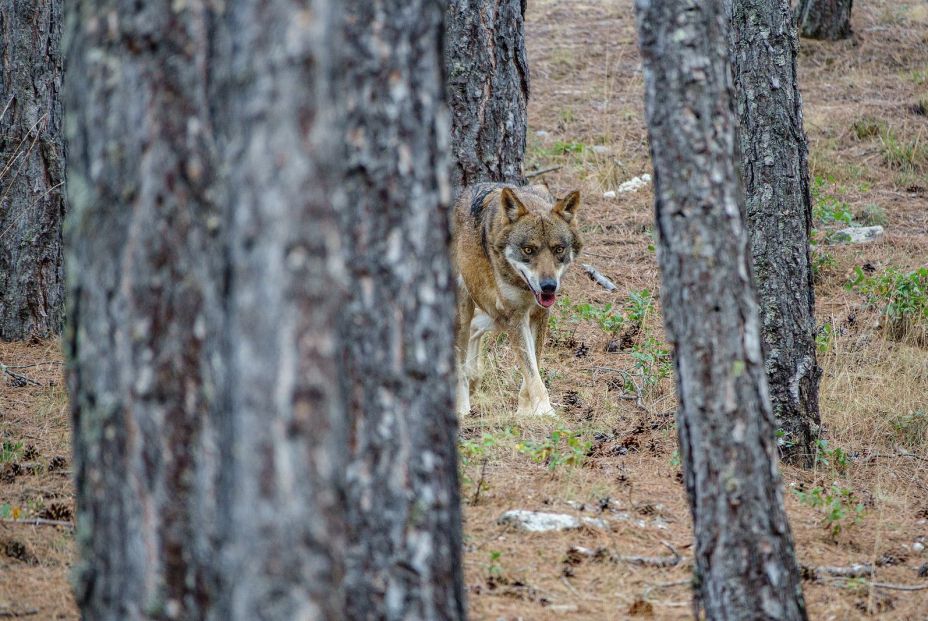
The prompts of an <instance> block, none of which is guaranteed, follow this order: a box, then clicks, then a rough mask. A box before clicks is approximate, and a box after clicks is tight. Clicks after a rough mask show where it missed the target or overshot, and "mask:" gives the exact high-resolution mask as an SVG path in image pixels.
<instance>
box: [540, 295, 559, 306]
mask: <svg viewBox="0 0 928 621" xmlns="http://www.w3.org/2000/svg"><path fill="white" fill-rule="evenodd" d="M555 301H557V294H556V293H540V294H538V303H539V304H541V305H542V306H544V307H545V308H549V307H550V306H551V305H552V304H554V302H555Z"/></svg>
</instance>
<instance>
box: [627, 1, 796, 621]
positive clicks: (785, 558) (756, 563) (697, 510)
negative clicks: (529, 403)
mask: <svg viewBox="0 0 928 621" xmlns="http://www.w3.org/2000/svg"><path fill="white" fill-rule="evenodd" d="M637 8H638V24H639V37H640V42H641V50H642V56H643V62H644V69H645V73H644V74H645V90H646V97H645V102H646V112H647V120H648V130H649V137H650V144H651V156H652V159H653V163H654V173H655V174H654V179H655V212H656V221H657V231H658V257H659V263H660V269H661V274H662V279H663V284H662V285H661V300H662V304H663V309H664V317H665V325H666V329H667V334H668V338H669V339H670V341H671V342H672V343H673V345H674V349H675V355H674V362H675V365H676V376H677V390H678V394H679V396H680V407H679V410H678V414H677V425H678V428H679V435H680V453H681V457H682V460H683V464H684V474H685V482H686V487H687V492H688V494H689V499H690V507H691V509H692V512H693V522H694V531H695V533H696V549H695V562H696V580H697V585H698V586H697V593H696V607H697V610H696V613H697V615H699V614H700V613H701V612H702V613H704V614H705V617H706V618H708V619H714V620H725V619H745V620H747V619H752V620H753V619H758V618H762V619H784V620H785V619H789V620H793V619H805V618H806V612H805V604H804V602H803V597H802V591H801V586H800V582H799V575H798V570H797V566H796V561H795V557H794V554H793V544H792V537H791V534H790V529H789V524H788V522H787V520H786V514H785V512H784V510H783V498H782V492H781V487H780V478H779V474H778V472H777V468H776V462H775V454H774V444H773V413H772V410H771V406H770V400H769V397H768V394H767V380H766V374H765V372H764V365H763V357H762V354H761V347H760V320H759V314H758V308H757V302H756V299H755V295H754V290H753V285H752V282H751V276H750V274H751V268H750V254H749V249H748V240H747V234H746V232H745V230H744V226H743V223H742V216H741V213H742V212H741V202H742V200H743V194H742V190H741V184H740V181H739V175H738V170H737V158H736V155H737V153H736V150H737V147H736V135H735V124H736V121H735V114H734V109H733V99H732V92H731V89H732V85H731V81H730V79H729V75H730V74H729V54H728V28H729V24H728V20H727V19H726V14H725V11H724V7H723V0H709V1H707V2H699V1H698V0H668V1H665V2H646V1H644V0H640V1H639V2H638V3H637Z"/></svg>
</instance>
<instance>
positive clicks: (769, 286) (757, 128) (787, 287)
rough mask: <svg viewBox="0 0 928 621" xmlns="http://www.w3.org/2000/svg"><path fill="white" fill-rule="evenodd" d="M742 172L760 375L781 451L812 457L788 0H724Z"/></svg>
mask: <svg viewBox="0 0 928 621" xmlns="http://www.w3.org/2000/svg"><path fill="white" fill-rule="evenodd" d="M726 4H727V5H728V8H729V11H730V15H731V20H732V28H731V53H732V62H733V75H734V85H735V95H736V107H737V110H738V117H737V118H738V120H739V121H740V123H739V125H740V127H739V131H738V138H739V146H740V151H741V179H742V181H743V182H744V186H745V192H746V195H747V200H746V204H745V205H746V216H747V228H748V233H749V236H750V239H751V250H752V255H753V267H754V277H755V279H756V283H757V294H758V298H759V302H760V307H761V319H762V323H763V328H762V330H761V336H762V341H763V344H764V355H765V363H766V368H767V380H768V383H769V385H770V397H771V401H772V402H773V413H774V415H775V416H776V419H777V427H778V428H779V429H781V430H782V431H783V433H782V435H781V438H780V445H781V450H782V452H783V455H784V457H786V458H790V459H791V460H793V461H797V462H800V463H804V464H805V465H807V466H811V465H812V462H813V460H814V457H815V442H816V440H817V439H818V435H819V425H820V418H819V411H818V383H819V377H820V376H821V369H820V368H819V366H818V364H817V362H816V359H815V332H816V328H815V293H814V290H813V286H812V264H811V260H810V256H809V236H810V231H811V228H812V201H811V197H810V194H809V166H808V159H807V156H808V146H807V143H806V137H805V132H804V130H803V127H802V98H801V97H800V95H799V85H798V76H797V74H796V54H797V51H798V40H797V38H796V31H795V27H794V26H793V23H792V16H791V13H790V6H789V0H726Z"/></svg>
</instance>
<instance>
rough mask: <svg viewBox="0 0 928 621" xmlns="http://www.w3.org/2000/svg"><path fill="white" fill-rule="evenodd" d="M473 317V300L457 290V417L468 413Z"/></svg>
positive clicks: (464, 292)
mask: <svg viewBox="0 0 928 621" xmlns="http://www.w3.org/2000/svg"><path fill="white" fill-rule="evenodd" d="M473 318H474V301H473V300H471V299H470V296H469V295H468V294H467V292H466V291H459V292H458V325H457V335H456V339H455V352H454V353H455V360H456V362H457V365H456V366H457V374H458V382H457V391H456V395H455V401H456V404H457V408H456V409H457V412H458V417H461V416H467V415H468V414H470V382H469V381H468V372H467V371H468V369H467V366H468V365H467V353H468V346H469V341H470V331H471V326H470V324H471V320H472V319H473Z"/></svg>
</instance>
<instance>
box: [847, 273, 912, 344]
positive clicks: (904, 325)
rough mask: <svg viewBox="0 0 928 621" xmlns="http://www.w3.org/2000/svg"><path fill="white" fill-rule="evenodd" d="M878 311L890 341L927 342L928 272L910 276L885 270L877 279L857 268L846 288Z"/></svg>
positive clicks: (910, 274)
mask: <svg viewBox="0 0 928 621" xmlns="http://www.w3.org/2000/svg"><path fill="white" fill-rule="evenodd" d="M848 288H849V289H853V290H855V291H857V292H858V293H861V294H863V295H864V296H866V298H867V302H868V303H869V304H871V305H872V306H875V307H877V308H879V309H880V315H881V316H882V318H883V327H884V330H886V332H887V335H888V336H889V337H890V338H895V339H898V340H906V339H911V340H913V341H915V342H916V343H919V344H923V343H926V342H928V268H926V267H920V268H918V269H916V270H913V271H911V272H901V271H899V270H897V269H895V268H889V269H887V270H885V271H884V272H883V273H882V274H879V275H878V276H869V275H867V274H866V273H865V272H864V271H863V269H862V268H860V267H859V266H858V267H857V268H855V270H854V277H853V279H852V280H851V282H850V283H849V284H848Z"/></svg>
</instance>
